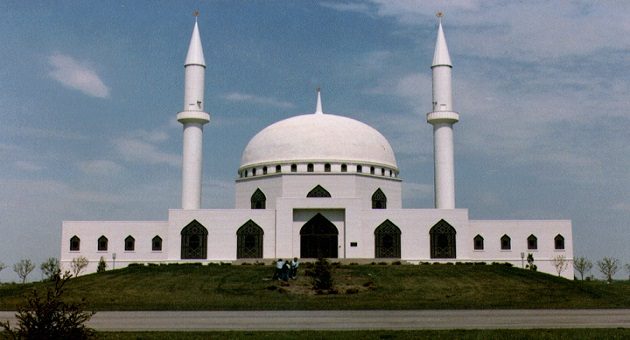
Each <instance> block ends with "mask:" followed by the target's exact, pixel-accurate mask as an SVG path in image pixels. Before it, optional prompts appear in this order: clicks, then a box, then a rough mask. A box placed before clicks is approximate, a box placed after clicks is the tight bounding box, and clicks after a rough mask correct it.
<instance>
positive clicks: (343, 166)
mask: <svg viewBox="0 0 630 340" xmlns="http://www.w3.org/2000/svg"><path fill="white" fill-rule="evenodd" d="M341 172H348V165H347V164H341Z"/></svg>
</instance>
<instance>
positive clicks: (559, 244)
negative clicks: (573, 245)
mask: <svg viewBox="0 0 630 340" xmlns="http://www.w3.org/2000/svg"><path fill="white" fill-rule="evenodd" d="M553 244H554V248H555V249H556V250H562V249H564V237H563V236H562V235H560V234H558V235H556V237H554V239H553Z"/></svg>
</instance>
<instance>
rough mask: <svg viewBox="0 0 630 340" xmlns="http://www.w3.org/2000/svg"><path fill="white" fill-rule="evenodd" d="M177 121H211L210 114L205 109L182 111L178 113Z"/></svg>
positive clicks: (199, 122) (202, 122)
mask: <svg viewBox="0 0 630 340" xmlns="http://www.w3.org/2000/svg"><path fill="white" fill-rule="evenodd" d="M177 121H178V122H180V123H182V124H186V123H198V124H206V123H208V122H210V115H209V114H208V113H207V112H203V111H182V112H180V113H178V114H177Z"/></svg>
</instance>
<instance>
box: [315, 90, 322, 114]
mask: <svg viewBox="0 0 630 340" xmlns="http://www.w3.org/2000/svg"><path fill="white" fill-rule="evenodd" d="M323 113H324V111H323V110H322V95H321V89H320V88H319V87H318V88H317V107H316V108H315V114H323Z"/></svg>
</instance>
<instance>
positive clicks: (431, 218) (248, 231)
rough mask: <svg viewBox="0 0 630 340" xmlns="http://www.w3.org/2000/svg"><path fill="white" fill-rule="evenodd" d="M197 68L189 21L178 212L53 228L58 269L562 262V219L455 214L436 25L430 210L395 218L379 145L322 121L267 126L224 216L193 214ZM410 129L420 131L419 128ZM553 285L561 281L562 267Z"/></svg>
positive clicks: (569, 253)
mask: <svg viewBox="0 0 630 340" xmlns="http://www.w3.org/2000/svg"><path fill="white" fill-rule="evenodd" d="M205 68H206V65H205V59H204V54H203V49H202V44H201V38H200V34H199V28H198V24H197V22H195V25H194V28H193V32H192V37H191V40H190V45H189V47H188V54H187V56H186V60H185V89H184V108H183V110H182V111H181V112H179V113H178V114H177V120H178V121H179V122H180V123H181V124H182V125H183V163H182V206H181V209H170V210H169V213H168V220H167V221H157V222H156V221H64V222H63V226H62V237H61V264H62V266H63V267H64V268H69V266H70V263H71V262H72V259H74V258H77V257H79V256H84V257H86V258H87V259H88V260H89V265H88V267H87V270H86V272H87V273H90V272H95V271H96V268H97V265H98V262H99V260H100V259H101V258H104V259H105V261H107V265H108V268H112V266H113V267H115V268H120V267H124V266H127V265H128V264H130V263H176V262H179V263H183V262H202V263H208V262H233V261H252V262H253V261H264V262H267V263H269V262H270V261H271V260H272V259H276V258H293V257H299V258H303V259H314V258H320V257H323V258H330V259H340V260H344V261H349V262H354V261H356V262H360V261H365V260H367V261H379V262H380V261H387V260H391V259H397V260H400V261H403V262H408V263H420V262H432V263H433V262H486V263H491V262H509V263H512V264H513V265H515V266H518V267H521V266H522V265H523V263H524V258H526V257H527V255H528V254H530V253H531V254H533V256H534V259H535V264H536V265H537V266H538V270H540V271H543V272H547V273H551V274H554V275H556V274H557V273H556V270H555V267H554V265H553V258H554V257H557V256H560V255H562V256H564V257H565V258H567V259H572V258H573V240H572V230H571V221H569V220H471V219H469V217H468V210H467V209H462V208H456V207H455V180H454V178H455V177H454V156H453V125H454V124H455V123H457V122H458V120H459V114H458V113H457V112H455V111H453V104H452V91H451V71H452V68H453V67H452V64H451V59H450V55H449V52H448V48H447V44H446V39H445V36H444V32H443V29H442V23H441V21H440V22H439V24H438V27H437V40H436V44H435V52H434V57H433V63H432V65H431V70H432V76H433V83H432V86H433V103H432V111H431V112H429V113H428V114H427V115H426V117H427V123H428V124H431V125H432V126H433V143H434V170H435V171H434V190H435V207H434V208H429V209H403V208H402V185H403V182H402V179H401V176H400V175H401V174H400V169H399V168H398V166H397V163H396V157H395V154H394V151H393V150H392V147H391V145H390V144H389V142H388V141H387V139H386V138H385V137H384V136H383V135H382V134H381V133H379V132H378V131H377V130H375V129H374V128H372V127H370V126H368V125H366V124H364V123H362V122H359V121H357V120H354V119H351V118H348V117H343V116H339V115H333V114H327V113H325V112H324V111H323V108H322V100H321V96H320V93H319V91H318V93H317V102H316V108H315V112H314V113H310V114H304V115H297V116H294V117H291V118H288V119H284V120H281V121H279V122H276V123H274V124H272V125H270V126H268V127H266V128H264V129H263V130H261V131H260V132H259V133H258V134H256V135H255V136H254V137H253V138H252V139H251V140H250V141H249V144H247V146H246V147H245V150H244V151H243V154H242V158H241V165H240V167H239V169H238V176H237V177H238V178H237V179H236V180H235V189H236V195H235V196H236V202H235V203H236V204H235V207H234V209H202V208H201V197H202V195H201V187H202V185H201V184H202V183H201V182H202V163H203V162H202V158H203V153H202V145H203V126H204V125H205V124H207V123H209V121H210V115H209V114H208V113H207V112H205V111H204V105H205V102H204V75H205ZM419 123H420V122H419ZM562 276H564V277H566V278H569V279H572V278H573V266H568V268H567V269H566V270H564V271H563V272H562Z"/></svg>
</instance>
